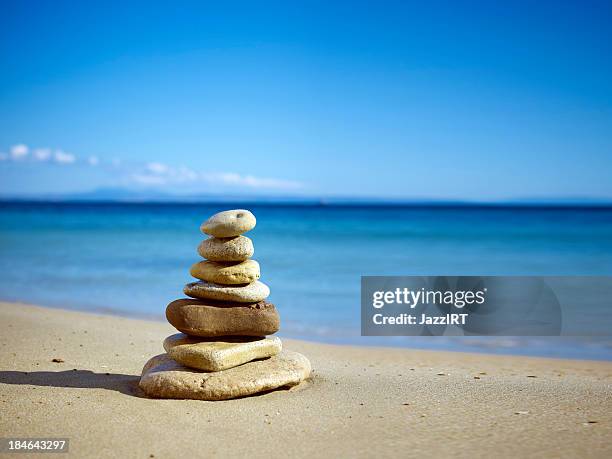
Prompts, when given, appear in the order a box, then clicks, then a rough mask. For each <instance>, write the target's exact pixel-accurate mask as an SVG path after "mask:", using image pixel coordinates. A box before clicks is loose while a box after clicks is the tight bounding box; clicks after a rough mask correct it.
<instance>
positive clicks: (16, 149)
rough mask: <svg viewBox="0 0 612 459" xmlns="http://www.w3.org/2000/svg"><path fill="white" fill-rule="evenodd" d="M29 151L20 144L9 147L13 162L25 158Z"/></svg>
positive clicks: (25, 146)
mask: <svg viewBox="0 0 612 459" xmlns="http://www.w3.org/2000/svg"><path fill="white" fill-rule="evenodd" d="M29 151H30V149H29V148H28V146H27V145H24V144H23V143H20V144H18V145H13V146H12V147H11V158H13V159H14V160H18V159H22V158H25V157H26V156H27V155H28V152H29Z"/></svg>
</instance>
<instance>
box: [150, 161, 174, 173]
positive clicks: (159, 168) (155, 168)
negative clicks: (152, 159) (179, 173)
mask: <svg viewBox="0 0 612 459" xmlns="http://www.w3.org/2000/svg"><path fill="white" fill-rule="evenodd" d="M146 169H147V171H148V172H152V173H154V174H166V173H167V172H169V171H170V167H168V166H167V165H166V164H162V163H148V164H147V166H146Z"/></svg>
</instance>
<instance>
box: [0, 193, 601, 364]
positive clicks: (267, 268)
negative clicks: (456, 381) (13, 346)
mask: <svg viewBox="0 0 612 459" xmlns="http://www.w3.org/2000/svg"><path fill="white" fill-rule="evenodd" d="M243 206H244V207H246V208H249V209H251V210H252V211H253V212H254V213H255V214H256V216H257V219H258V224H257V227H256V228H255V229H254V230H253V231H252V232H250V233H249V237H251V238H252V239H253V242H254V244H255V255H254V258H255V259H256V260H258V261H259V263H260V265H261V269H262V278H261V280H262V281H263V282H265V283H267V284H268V285H269V286H270V288H271V291H272V293H271V296H270V300H271V301H272V302H273V303H274V304H275V305H276V306H277V308H278V309H279V312H280V314H281V333H280V335H281V336H286V337H296V338H302V339H310V340H316V341H324V342H333V343H350V344H365V345H382V346H387V345H388V346H411V347H417V348H429V349H446V350H449V349H450V350H464V351H485V352H496V353H510V354H527V355H543V356H553V357H574V358H594V359H607V360H610V359H612V342H611V340H610V339H606V338H597V339H595V338H583V339H576V338H476V337H469V338H468V337H463V338H452V337H419V338H414V337H413V338H411V337H399V338H396V337H390V338H385V337H377V338H374V337H361V336H360V322H359V321H360V298H359V288H360V277H361V276H362V275H549V276H559V275H596V276H601V275H608V276H609V275H612V209H611V208H535V207H522V208H518V207H507V208H504V207H444V206H433V207H426V206H339V205H338V206H335V205H334V206H310V205H250V204H249V205H247V204H244V205H239V204H231V205H228V204H216V205H212V204H108V203H106V204H105V203H99V204H86V203H80V204H74V203H71V204H66V203H62V204H58V203H1V204H0V270H1V272H2V275H1V276H0V299H3V300H10V301H24V302H31V303H35V304H41V305H48V306H55V307H63V308H74V309H82V310H92V311H102V312H108V313H114V314H122V315H134V316H146V317H153V318H157V319H159V320H163V319H164V310H165V307H166V305H167V303H168V302H170V301H172V300H173V299H176V298H179V297H182V296H183V294H182V287H183V285H184V284H185V283H186V282H190V281H192V279H191V277H190V276H189V267H190V266H191V264H192V263H194V262H196V261H198V260H199V259H200V258H199V256H198V255H197V252H196V247H197V245H198V244H199V242H200V241H201V240H202V239H203V236H202V235H201V234H200V233H199V230H198V228H199V225H200V223H201V221H202V220H203V219H205V218H207V217H208V216H210V215H211V214H213V213H215V212H218V211H220V210H224V209H227V208H232V207H234V208H236V207H243ZM611 307H612V306H611Z"/></svg>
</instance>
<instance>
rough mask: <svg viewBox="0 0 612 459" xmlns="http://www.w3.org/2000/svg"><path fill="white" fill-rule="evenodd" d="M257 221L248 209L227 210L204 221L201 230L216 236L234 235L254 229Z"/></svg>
mask: <svg viewBox="0 0 612 459" xmlns="http://www.w3.org/2000/svg"><path fill="white" fill-rule="evenodd" d="M256 223H257V220H256V219H255V215H253V214H252V213H251V212H249V211H248V210H245V209H235V210H226V211H224V212H219V213H218V214H215V215H213V216H212V217H210V218H209V219H208V220H206V221H205V222H204V223H202V225H201V226H200V231H202V232H203V233H206V234H210V235H211V236H215V237H232V236H238V235H240V234H242V233H246V232H247V231H250V230H252V229H253V228H255V224H256Z"/></svg>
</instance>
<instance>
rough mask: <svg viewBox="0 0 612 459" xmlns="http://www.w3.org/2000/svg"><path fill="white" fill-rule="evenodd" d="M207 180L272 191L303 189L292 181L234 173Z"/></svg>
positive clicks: (209, 175) (210, 175)
mask: <svg viewBox="0 0 612 459" xmlns="http://www.w3.org/2000/svg"><path fill="white" fill-rule="evenodd" d="M205 177H206V179H207V180H208V181H210V182H213V183H222V184H225V185H237V186H244V187H248V188H271V189H285V190H287V189H297V188H301V187H302V184H301V183H299V182H295V181H292V180H282V179H275V178H262V177H255V176H253V175H240V174H236V173H232V172H226V173H220V174H208V175H206V176H205Z"/></svg>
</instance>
